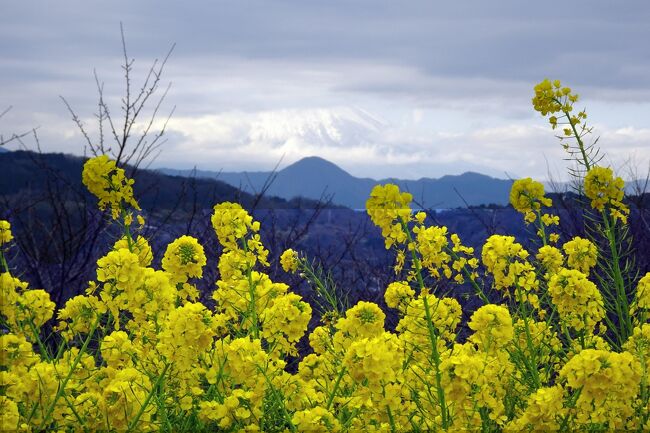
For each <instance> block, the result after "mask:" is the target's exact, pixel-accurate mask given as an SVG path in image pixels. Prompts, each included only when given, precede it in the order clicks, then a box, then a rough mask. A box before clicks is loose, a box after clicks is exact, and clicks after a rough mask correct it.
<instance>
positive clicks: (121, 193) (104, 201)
mask: <svg viewBox="0 0 650 433" xmlns="http://www.w3.org/2000/svg"><path fill="white" fill-rule="evenodd" d="M81 179H82V181H83V184H84V185H86V188H88V191H90V192H91V193H92V194H93V195H94V196H95V197H97V198H98V199H99V208H100V209H102V210H104V209H106V207H109V208H110V210H111V215H112V216H113V219H117V218H118V216H119V215H120V212H121V211H123V210H125V209H126V207H127V206H130V207H133V208H134V209H138V210H139V209H140V207H139V206H138V203H137V202H136V200H135V198H134V197H133V184H134V183H135V182H134V180H133V179H127V177H126V175H125V173H124V169H122V168H119V167H117V166H116V164H115V161H113V160H111V159H109V157H108V156H107V155H100V156H97V157H95V158H90V159H89V160H88V161H86V163H85V164H84V168H83V172H82V173H81Z"/></svg>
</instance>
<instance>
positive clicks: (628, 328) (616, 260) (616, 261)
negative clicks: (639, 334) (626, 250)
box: [601, 210, 632, 345]
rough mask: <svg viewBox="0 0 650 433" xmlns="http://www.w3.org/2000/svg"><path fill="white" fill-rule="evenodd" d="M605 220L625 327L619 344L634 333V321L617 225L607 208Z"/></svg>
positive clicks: (619, 308) (603, 212)
mask: <svg viewBox="0 0 650 433" xmlns="http://www.w3.org/2000/svg"><path fill="white" fill-rule="evenodd" d="M601 214H602V217H603V221H604V222H605V231H606V234H607V240H608V242H609V250H610V253H611V255H612V265H613V267H614V284H615V286H616V309H617V312H618V314H619V316H618V317H619V320H620V321H623V324H624V325H625V327H624V328H623V329H622V331H623V332H622V335H621V336H620V337H619V345H620V344H622V343H623V342H625V341H626V340H627V337H628V336H629V335H630V334H631V333H632V322H631V318H630V314H629V305H628V302H627V293H625V282H624V281H623V273H622V272H621V264H620V256H619V252H618V248H617V245H616V232H615V230H616V226H615V223H612V222H610V220H609V215H608V214H607V213H606V211H605V210H603V211H601Z"/></svg>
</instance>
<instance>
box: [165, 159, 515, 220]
mask: <svg viewBox="0 0 650 433" xmlns="http://www.w3.org/2000/svg"><path fill="white" fill-rule="evenodd" d="M158 170H159V171H161V172H163V173H165V174H172V175H177V176H191V175H192V174H193V173H195V175H196V176H197V177H211V178H216V179H219V180H221V181H223V182H226V183H228V184H230V185H232V186H235V187H239V188H242V189H243V190H244V191H247V192H260V191H262V190H263V189H265V188H266V193H267V194H270V195H274V196H278V197H281V198H284V199H291V198H294V197H298V196H300V197H305V198H309V199H313V200H318V199H323V198H331V199H332V202H333V203H336V204H339V205H342V206H347V207H350V208H353V209H362V208H364V207H365V202H366V200H367V199H368V196H369V195H370V191H371V190H372V188H373V187H374V186H375V185H378V184H384V183H395V184H397V185H398V186H399V187H400V189H402V190H404V191H409V192H411V193H412V194H413V196H414V200H415V201H416V202H417V203H418V204H419V207H424V208H431V207H435V208H457V207H466V206H468V205H469V206H476V205H487V204H498V205H506V204H507V203H508V196H509V193H510V187H511V185H512V181H511V180H507V179H497V178H494V177H491V176H488V175H484V174H481V173H478V172H473V171H468V172H465V173H463V174H460V175H444V176H441V177H440V178H429V177H422V178H420V179H416V180H410V179H399V178H384V179H380V180H375V179H371V178H362V177H356V176H353V175H351V174H350V173H348V172H347V171H345V170H344V169H342V168H341V167H339V166H338V165H336V164H334V163H333V162H331V161H328V160H326V159H324V158H322V157H319V156H308V157H305V158H302V159H300V160H298V161H296V162H294V163H292V164H289V165H288V166H286V167H284V168H283V169H281V170H278V171H276V172H273V171H254V172H252V171H241V172H224V171H220V172H216V171H210V170H196V171H193V170H177V169H167V168H163V169H158Z"/></svg>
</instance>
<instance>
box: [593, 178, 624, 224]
mask: <svg viewBox="0 0 650 433" xmlns="http://www.w3.org/2000/svg"><path fill="white" fill-rule="evenodd" d="M624 186H625V182H623V179H621V178H620V177H616V178H614V174H613V172H612V169H611V168H607V167H598V166H595V167H592V168H591V169H590V170H589V171H588V172H587V175H586V176H585V195H586V196H587V198H589V199H590V200H591V207H592V208H594V209H597V210H603V209H605V206H609V207H610V212H611V214H612V216H613V217H614V219H615V220H616V219H620V220H621V221H622V222H623V224H625V223H627V216H628V215H629V213H630V210H629V208H628V207H627V206H626V205H625V204H623V202H622V200H623V196H624V195H625V192H624V191H623V188H624Z"/></svg>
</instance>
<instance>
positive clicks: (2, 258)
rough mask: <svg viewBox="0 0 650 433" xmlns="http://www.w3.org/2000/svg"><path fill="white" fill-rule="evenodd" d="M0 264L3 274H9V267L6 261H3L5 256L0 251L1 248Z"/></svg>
mask: <svg viewBox="0 0 650 433" xmlns="http://www.w3.org/2000/svg"><path fill="white" fill-rule="evenodd" d="M0 263H2V268H3V269H4V270H5V272H6V273H8V274H9V265H8V264H7V260H6V259H5V254H4V252H3V251H2V248H1V247H0Z"/></svg>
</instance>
